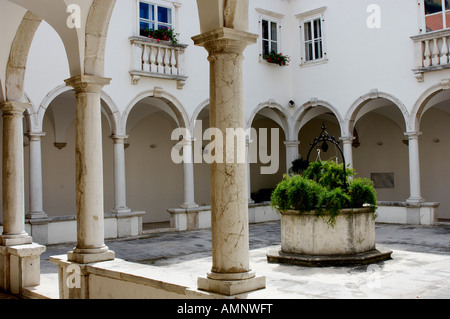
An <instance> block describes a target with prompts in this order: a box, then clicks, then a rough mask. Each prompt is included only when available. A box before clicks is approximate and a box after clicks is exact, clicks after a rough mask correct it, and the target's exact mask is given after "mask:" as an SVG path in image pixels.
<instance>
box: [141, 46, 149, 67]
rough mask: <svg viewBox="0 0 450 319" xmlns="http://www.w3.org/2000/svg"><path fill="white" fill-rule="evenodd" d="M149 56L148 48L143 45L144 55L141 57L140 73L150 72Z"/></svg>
mask: <svg viewBox="0 0 450 319" xmlns="http://www.w3.org/2000/svg"><path fill="white" fill-rule="evenodd" d="M149 56H150V47H149V46H148V45H144V53H143V55H142V71H144V72H149V71H150V64H149Z"/></svg>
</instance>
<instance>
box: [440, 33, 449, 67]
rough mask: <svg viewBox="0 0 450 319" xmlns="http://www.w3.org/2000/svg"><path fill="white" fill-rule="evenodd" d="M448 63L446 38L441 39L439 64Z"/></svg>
mask: <svg viewBox="0 0 450 319" xmlns="http://www.w3.org/2000/svg"><path fill="white" fill-rule="evenodd" d="M447 63H448V45H447V37H446V36H443V37H442V48H441V60H440V64H441V65H444V64H447Z"/></svg>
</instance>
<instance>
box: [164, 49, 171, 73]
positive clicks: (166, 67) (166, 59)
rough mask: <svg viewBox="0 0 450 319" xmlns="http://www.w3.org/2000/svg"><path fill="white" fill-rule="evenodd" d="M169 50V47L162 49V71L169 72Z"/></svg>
mask: <svg viewBox="0 0 450 319" xmlns="http://www.w3.org/2000/svg"><path fill="white" fill-rule="evenodd" d="M170 51H171V49H169V48H165V49H164V73H165V74H170Z"/></svg>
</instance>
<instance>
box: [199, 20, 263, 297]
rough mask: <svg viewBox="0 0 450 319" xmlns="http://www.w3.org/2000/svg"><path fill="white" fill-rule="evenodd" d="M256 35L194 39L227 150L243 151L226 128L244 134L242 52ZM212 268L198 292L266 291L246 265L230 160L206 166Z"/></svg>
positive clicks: (243, 203) (242, 187) (238, 175)
mask: <svg viewBox="0 0 450 319" xmlns="http://www.w3.org/2000/svg"><path fill="white" fill-rule="evenodd" d="M256 39H257V36H256V35H254V34H250V33H248V32H245V31H238V30H235V29H230V28H219V29H215V30H212V31H207V32H205V33H202V34H201V35H198V36H195V37H193V40H194V44H195V45H198V46H203V47H204V48H205V49H206V50H207V51H208V53H209V57H208V61H209V62H210V124H211V127H212V128H217V129H219V130H220V131H221V132H222V134H223V136H224V143H223V144H224V147H223V154H226V152H227V149H228V150H230V149H234V151H235V152H239V151H243V152H245V137H244V138H238V139H237V142H234V141H233V142H234V143H233V144H234V145H227V143H226V139H225V133H226V131H227V129H233V130H234V129H241V130H242V132H245V128H246V125H245V115H244V94H243V83H242V60H243V55H242V53H243V51H244V49H245V48H246V46H247V45H248V44H251V43H255V42H256ZM211 231H212V263H213V264H212V268H211V271H210V272H208V274H207V277H206V278H199V279H198V288H199V289H202V290H207V291H211V292H216V293H221V294H225V295H235V294H239V293H244V292H248V291H252V290H256V289H260V288H264V287H265V277H256V276H255V272H253V271H252V270H251V268H250V264H249V233H248V184H247V164H246V162H245V161H244V162H243V163H240V162H238V161H236V160H235V161H233V163H227V161H226V160H225V159H224V160H223V161H221V162H220V163H219V162H217V161H215V162H213V163H212V164H211Z"/></svg>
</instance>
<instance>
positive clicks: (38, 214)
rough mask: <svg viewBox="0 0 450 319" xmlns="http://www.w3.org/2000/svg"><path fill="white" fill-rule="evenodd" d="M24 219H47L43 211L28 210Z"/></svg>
mask: <svg viewBox="0 0 450 319" xmlns="http://www.w3.org/2000/svg"><path fill="white" fill-rule="evenodd" d="M25 218H26V219H47V218H48V216H47V214H46V213H45V212H44V211H38V212H29V213H28V214H26V215H25Z"/></svg>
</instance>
